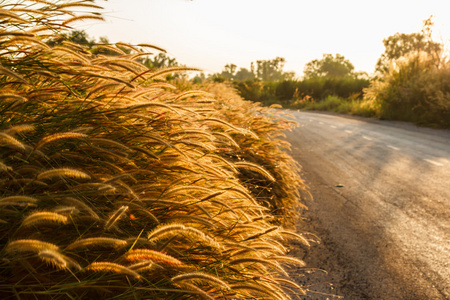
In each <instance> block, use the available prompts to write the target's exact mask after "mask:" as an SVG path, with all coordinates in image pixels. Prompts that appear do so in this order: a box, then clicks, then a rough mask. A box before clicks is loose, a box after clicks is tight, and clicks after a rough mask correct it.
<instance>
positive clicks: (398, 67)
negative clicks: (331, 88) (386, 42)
mask: <svg viewBox="0 0 450 300" xmlns="http://www.w3.org/2000/svg"><path fill="white" fill-rule="evenodd" d="M449 75H450V62H449V61H448V60H446V59H440V60H438V59H436V58H435V57H433V56H431V55H428V54H426V53H415V54H411V55H408V56H406V57H404V58H402V59H400V60H397V61H395V62H393V63H392V64H391V66H390V68H389V71H388V72H386V73H385V74H384V76H383V77H382V78H381V79H379V80H377V81H374V82H373V83H372V84H371V86H370V87H369V88H368V89H367V90H366V92H365V99H366V100H368V101H371V102H373V104H374V106H375V107H376V109H377V111H378V115H379V117H381V118H385V119H396V120H403V121H412V122H416V123H418V124H427V125H434V126H443V127H450V76H449Z"/></svg>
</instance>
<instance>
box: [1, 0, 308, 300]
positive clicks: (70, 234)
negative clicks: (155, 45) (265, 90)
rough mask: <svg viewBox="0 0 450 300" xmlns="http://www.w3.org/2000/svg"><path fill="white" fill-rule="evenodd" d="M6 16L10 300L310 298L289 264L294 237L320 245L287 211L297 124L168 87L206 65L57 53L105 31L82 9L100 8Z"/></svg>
mask: <svg viewBox="0 0 450 300" xmlns="http://www.w3.org/2000/svg"><path fill="white" fill-rule="evenodd" d="M0 4H1V11H0V13H1V16H0V17H1V19H0V22H1V25H2V26H1V29H0V64H1V65H0V73H1V75H0V172H1V180H0V233H1V235H0V256H1V263H0V279H1V280H0V295H1V296H2V298H8V297H15V298H19V299H28V298H30V299H31V298H32V299H40V298H42V299H49V298H52V299H53V298H55V299H58V298H61V299H68V298H70V299H93V298H96V297H97V298H101V299H105V298H118V299H141V298H151V299H176V298H177V299H178V298H182V299H186V298H192V299H199V298H207V299H211V298H241V299H255V298H271V299H285V298H289V297H288V295H287V291H289V290H290V289H291V288H294V289H296V293H304V292H305V289H304V288H303V287H299V286H298V285H296V284H295V283H293V282H291V281H289V279H288V277H287V274H286V271H285V269H284V268H285V266H284V264H285V262H288V263H289V264H293V263H294V264H297V265H299V266H303V262H301V261H299V260H296V259H295V258H291V257H289V256H287V255H286V253H287V251H288V242H289V240H290V239H298V240H300V241H301V242H303V243H304V244H305V245H308V244H309V242H308V240H305V238H304V237H303V236H301V235H298V234H295V233H293V232H289V231H286V230H285V229H284V228H283V227H282V226H281V225H279V224H278V225H277V224H274V222H273V214H271V211H274V207H276V209H275V212H281V213H285V212H286V213H287V212H288V210H287V207H294V206H295V205H296V201H297V200H298V191H297V189H298V188H299V187H302V184H301V183H300V182H301V180H300V178H299V177H298V173H297V172H296V166H295V164H294V163H293V161H292V159H291V158H289V157H288V156H287V155H286V154H284V152H282V151H280V148H279V146H277V143H278V142H279V141H278V140H277V136H278V135H280V134H281V130H282V129H285V128H288V127H289V126H291V124H290V123H289V122H288V121H286V120H284V119H282V118H278V117H276V118H271V117H269V116H268V115H266V114H264V113H263V111H261V109H260V108H257V107H256V106H253V105H252V104H249V103H247V102H243V101H242V100H239V99H237V98H230V97H228V96H227V95H224V94H222V96H220V97H223V98H218V99H213V98H212V97H211V96H210V95H208V94H207V93H204V92H200V91H180V90H179V89H177V88H176V87H175V86H172V85H171V84H169V83H167V82H164V78H165V76H166V75H168V74H172V73H174V72H185V71H188V70H191V69H190V68H186V67H176V68H167V69H162V70H150V69H148V68H146V67H145V66H144V65H142V64H140V63H139V62H138V61H137V58H138V57H141V56H142V55H144V53H145V52H146V51H148V48H151V47H152V46H151V45H144V46H133V45H126V44H124V43H120V44H116V45H109V48H110V49H109V50H111V52H113V51H112V49H114V48H117V49H118V50H117V51H115V54H119V55H115V56H108V55H102V54H94V53H96V52H94V51H93V50H90V49H88V48H86V47H84V46H82V45H77V44H73V43H71V42H70V41H64V42H63V43H62V44H61V45H58V46H53V47H51V46H49V45H48V44H47V43H46V42H47V41H49V40H53V39H55V38H61V37H64V34H63V33H64V32H65V31H66V30H68V29H70V27H69V26H71V25H73V24H75V22H79V21H82V20H84V19H86V20H90V19H101V17H100V16H99V15H98V13H97V11H94V12H93V13H84V14H82V15H80V14H78V13H76V11H75V10H72V8H75V7H80V6H82V7H83V8H90V9H91V8H92V9H96V8H97V7H96V6H93V3H92V2H91V1H17V2H16V3H11V2H9V1H8V2H6V1H2V2H0ZM102 47H103V46H102ZM123 47H127V49H129V50H130V51H127V52H124V51H121V50H120V49H123ZM97 53H98V52H97ZM289 167H292V168H289ZM275 199H276V200H275ZM262 203H263V204H265V205H262ZM280 219H281V218H280ZM278 223H282V222H281V221H280V222H278Z"/></svg>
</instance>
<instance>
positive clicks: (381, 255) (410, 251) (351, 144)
mask: <svg viewBox="0 0 450 300" xmlns="http://www.w3.org/2000/svg"><path fill="white" fill-rule="evenodd" d="M292 114H293V116H294V117H295V119H296V121H298V122H299V123H300V127H299V128H296V129H295V130H294V131H293V132H290V133H288V140H289V141H290V142H291V144H292V155H293V157H294V158H295V159H296V160H298V162H299V163H300V164H301V165H302V169H303V171H302V172H303V175H302V176H303V178H305V179H306V181H307V183H308V184H309V186H310V188H311V192H312V194H313V196H314V201H308V203H307V204H308V206H309V208H310V211H309V212H308V214H307V216H308V217H309V218H310V219H311V222H312V226H313V227H314V231H316V232H318V234H319V235H320V236H321V237H322V239H323V241H324V245H322V246H321V247H322V250H320V251H319V253H318V256H319V257H316V259H312V261H313V264H314V263H316V264H318V265H317V266H318V267H324V268H325V269H327V267H328V268H331V269H332V270H329V271H330V275H329V276H331V277H330V278H331V279H330V278H329V279H327V280H330V281H332V282H333V281H334V282H333V283H334V284H335V290H334V292H333V293H336V294H341V295H342V296H346V298H347V299H450V130H437V129H428V128H418V127H416V126H414V125H411V124H405V123H401V122H388V121H379V120H367V119H362V118H354V117H343V116H338V115H333V114H324V113H315V112H293V113H292ZM339 186H341V187H339ZM324 251H325V252H324ZM324 253H325V254H324ZM310 256H314V250H313V252H312V254H311V255H310ZM321 259H324V260H326V261H323V262H322V266H321V265H320V264H321V263H320V260H321ZM333 274H334V275H333ZM317 288H318V289H319V290H320V287H317ZM311 289H312V290H314V287H312V288H311ZM315 297H317V298H318V299H325V298H326V297H328V296H321V295H320V294H317V295H315Z"/></svg>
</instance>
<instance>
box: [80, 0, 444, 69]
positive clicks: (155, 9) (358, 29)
mask: <svg viewBox="0 0 450 300" xmlns="http://www.w3.org/2000/svg"><path fill="white" fill-rule="evenodd" d="M100 4H102V5H103V6H104V7H105V16H106V20H107V21H106V22H105V23H104V24H100V23H98V22H90V23H88V22H86V23H80V24H78V25H77V28H79V29H84V30H86V31H87V32H88V34H89V35H91V36H93V37H96V38H98V37H100V36H106V37H108V38H109V40H111V41H124V42H130V43H140V42H148V43H152V44H156V45H159V46H161V47H163V48H165V49H167V50H168V53H169V55H171V56H173V57H175V58H176V59H177V60H178V61H179V62H180V63H182V64H187V65H189V66H194V67H200V68H202V69H204V70H205V71H206V72H218V71H221V70H222V69H223V66H224V65H225V64H227V63H234V64H236V65H238V67H245V68H248V67H249V66H250V62H252V61H256V60H259V59H272V58H275V57H277V56H281V57H285V58H286V61H287V64H286V67H285V70H286V71H288V70H293V71H295V72H296V73H297V74H299V75H300V74H301V73H302V71H303V67H304V65H305V64H306V63H307V62H309V61H311V60H313V59H317V58H321V57H322V54H323V53H331V54H336V53H339V54H342V55H344V56H345V57H346V58H347V59H349V60H350V61H351V62H352V63H353V64H354V66H355V69H356V70H360V71H366V72H368V73H372V72H373V70H374V67H375V64H376V61H377V59H378V58H379V57H380V55H381V53H382V52H383V51H384V46H383V43H382V40H383V39H384V38H387V37H388V36H390V35H393V34H395V33H396V32H402V33H412V32H418V31H420V29H421V27H422V21H423V20H425V19H427V18H428V17H429V16H430V15H434V16H435V18H434V21H435V26H434V35H435V37H436V40H438V41H444V42H446V41H448V38H449V36H450V21H448V20H450V1H442V0H429V1H426V2H423V1H416V0H413V1H411V0H410V1H403V0H401V1H391V0H390V1H387V0H380V1H358V0H343V1H333V0H322V1H303V0H279V1H273V0H270V1H269V0H245V1H242V0H227V1H223V0H193V1H186V0H127V1H123V0H109V1H108V2H104V3H103V2H102V3H100Z"/></svg>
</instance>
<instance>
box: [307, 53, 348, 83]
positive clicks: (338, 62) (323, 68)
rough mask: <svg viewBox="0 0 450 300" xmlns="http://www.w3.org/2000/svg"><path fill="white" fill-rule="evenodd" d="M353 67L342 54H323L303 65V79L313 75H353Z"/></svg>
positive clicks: (313, 76)
mask: <svg viewBox="0 0 450 300" xmlns="http://www.w3.org/2000/svg"><path fill="white" fill-rule="evenodd" d="M354 69H355V67H354V66H353V64H352V63H351V62H350V61H349V60H347V59H345V57H344V56H342V55H340V54H336V56H333V55H332V54H324V55H323V57H322V59H320V60H319V59H315V60H312V61H310V62H309V63H307V64H306V65H305V69H304V71H303V73H304V76H305V79H309V78H315V77H346V76H351V75H353V70H354Z"/></svg>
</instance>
